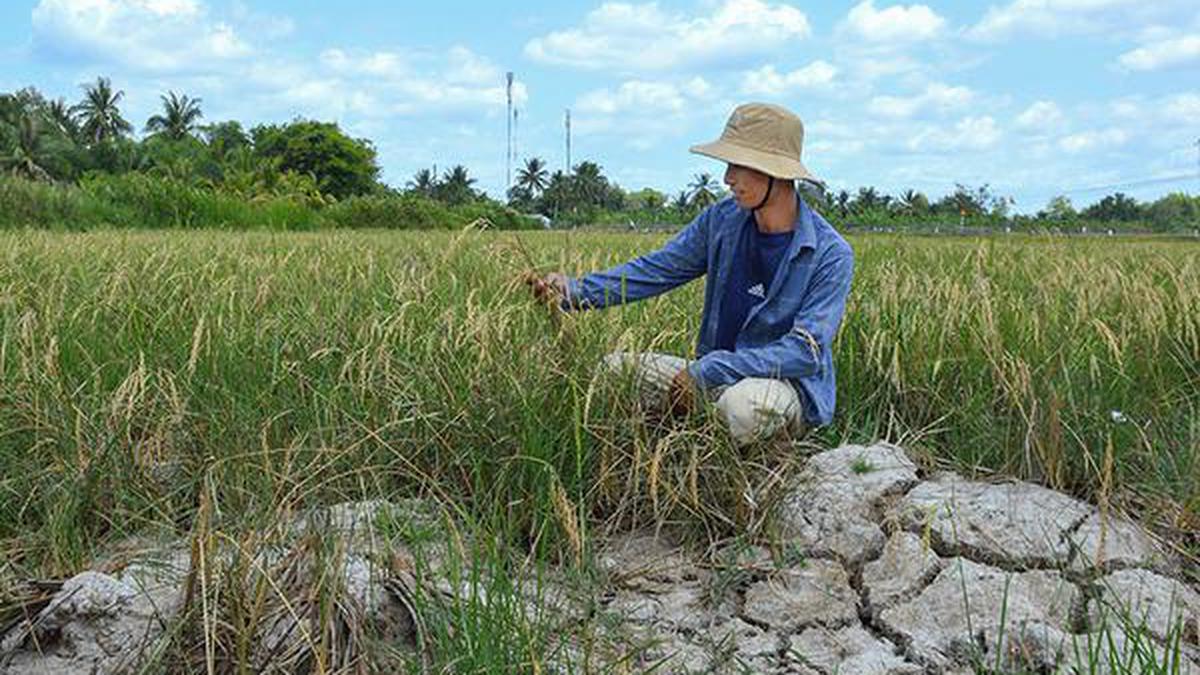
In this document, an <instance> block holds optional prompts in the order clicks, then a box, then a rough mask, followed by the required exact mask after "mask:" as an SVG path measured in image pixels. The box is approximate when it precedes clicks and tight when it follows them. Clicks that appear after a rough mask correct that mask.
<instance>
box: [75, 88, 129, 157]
mask: <svg viewBox="0 0 1200 675" xmlns="http://www.w3.org/2000/svg"><path fill="white" fill-rule="evenodd" d="M124 97H125V92H124V91H119V90H117V91H114V90H113V88H112V81H111V80H109V79H108V78H107V77H98V78H96V82H95V83H94V84H92V85H89V86H85V87H84V95H83V100H82V101H80V102H79V104H78V105H76V106H74V107H73V108H72V109H71V112H73V113H74V114H75V118H76V120H77V121H78V123H79V128H80V134H81V137H82V138H83V140H84V142H86V143H89V144H92V143H102V142H104V141H108V140H113V139H118V138H122V137H124V136H126V135H127V134H129V133H131V132H132V131H133V125H132V124H130V123H129V122H128V121H127V120H126V119H125V118H124V117H122V116H121V110H120V107H119V104H120V102H121V99H122V98H124Z"/></svg>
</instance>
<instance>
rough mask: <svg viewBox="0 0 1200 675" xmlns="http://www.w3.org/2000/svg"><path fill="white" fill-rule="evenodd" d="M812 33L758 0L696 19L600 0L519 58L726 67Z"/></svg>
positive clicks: (633, 67) (794, 16)
mask: <svg viewBox="0 0 1200 675" xmlns="http://www.w3.org/2000/svg"><path fill="white" fill-rule="evenodd" d="M811 32H812V29H811V27H810V26H809V23H808V17H807V16H805V15H804V13H803V12H801V11H800V10H798V9H796V8H795V7H792V6H790V5H786V4H776V5H772V4H770V3H768V2H765V1H764V0H723V2H721V4H719V5H717V6H716V7H715V9H714V11H713V12H712V13H711V14H709V15H707V16H700V17H689V16H687V15H684V14H678V13H670V12H667V11H665V10H664V9H662V8H660V7H659V6H658V4H657V3H655V2H651V3H648V4H629V3H623V2H606V3H604V4H603V5H601V6H600V7H599V8H598V9H595V10H593V11H592V12H590V13H588V15H587V16H586V17H585V18H584V21H583V24H582V25H581V26H579V27H577V28H569V29H566V30H561V31H555V32H552V33H550V34H548V35H545V36H542V37H539V38H534V39H533V40H530V41H529V42H528V43H527V44H526V45H525V55H526V56H528V57H529V58H531V59H533V60H535V61H540V62H543V63H553V64H558V65H566V66H572V67H577V68H586V69H595V70H599V69H612V68H615V69H620V70H623V71H627V72H644V71H658V70H670V69H675V68H683V67H688V66H698V65H708V66H720V65H730V66H732V65H736V64H737V63H739V62H741V61H743V60H744V59H745V58H747V57H750V56H755V55H765V54H770V53H772V52H777V51H778V50H780V49H783V48H785V47H787V46H789V45H792V44H794V43H795V41H797V40H801V39H804V38H806V37H808V36H809V35H810V33H811Z"/></svg>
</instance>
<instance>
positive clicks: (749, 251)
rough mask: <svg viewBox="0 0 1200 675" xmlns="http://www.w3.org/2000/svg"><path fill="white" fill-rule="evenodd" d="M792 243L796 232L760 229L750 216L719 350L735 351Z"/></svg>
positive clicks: (721, 322) (722, 317)
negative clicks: (740, 334) (743, 331)
mask: <svg viewBox="0 0 1200 675" xmlns="http://www.w3.org/2000/svg"><path fill="white" fill-rule="evenodd" d="M791 243H792V231H788V232H770V233H765V232H759V231H758V226H757V225H756V224H755V222H754V216H750V217H749V218H747V219H746V222H745V224H744V225H743V226H742V233H741V236H740V237H739V238H738V244H737V251H736V252H735V253H734V258H733V268H732V270H731V273H730V275H729V288H728V290H727V291H726V294H725V298H724V300H723V301H722V302H721V308H720V314H719V315H718V317H717V340H716V342H715V344H714V346H715V348H717V349H725V350H731V351H732V350H733V349H734V345H735V344H736V343H737V336H738V333H739V332H740V331H741V330H742V324H743V323H745V322H746V317H747V316H748V315H749V314H750V310H751V309H753V308H754V306H755V305H757V304H758V303H760V302H762V301H763V299H765V298H766V297H767V290H768V289H769V288H771V281H772V280H773V279H774V278H775V272H776V271H777V270H778V269H779V263H780V262H782V261H783V256H784V254H785V253H787V249H788V245H790V244H791Z"/></svg>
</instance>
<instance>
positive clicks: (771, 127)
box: [691, 103, 819, 182]
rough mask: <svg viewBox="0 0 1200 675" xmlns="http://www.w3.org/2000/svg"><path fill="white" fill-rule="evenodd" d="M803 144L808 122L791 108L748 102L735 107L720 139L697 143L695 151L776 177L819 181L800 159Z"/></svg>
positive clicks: (693, 149) (692, 149)
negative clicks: (805, 123)
mask: <svg viewBox="0 0 1200 675" xmlns="http://www.w3.org/2000/svg"><path fill="white" fill-rule="evenodd" d="M803 145H804V123H803V122H801V121H800V118H799V117H796V115H794V114H793V113H792V112H791V111H789V110H788V109H787V108H783V107H781V106H777V105H771V104H770V103H745V104H743V105H739V106H738V107H737V108H735V109H734V111H733V114H732V115H730V116H729V121H728V122H726V123H725V131H723V132H721V137H720V138H719V139H717V140H715V141H713V142H712V143H703V144H701V145H693V146H692V147H691V151H692V152H694V153H696V154H698V155H706V156H708V157H712V158H714V159H719V160H721V161H723V162H729V163H730V164H740V165H742V166H748V167H750V168H751V169H757V170H759V171H761V172H763V173H765V174H767V175H768V176H774V177H775V178H784V179H799V180H808V181H813V182H819V181H817V179H816V178H814V177H813V175H812V174H811V173H809V172H808V169H806V168H804V163H803V162H801V161H800V150H801V147H802V146H803Z"/></svg>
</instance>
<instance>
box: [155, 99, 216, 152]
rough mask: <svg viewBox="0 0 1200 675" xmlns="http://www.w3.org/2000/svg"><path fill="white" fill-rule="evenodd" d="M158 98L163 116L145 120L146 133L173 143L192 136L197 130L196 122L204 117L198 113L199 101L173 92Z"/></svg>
mask: <svg viewBox="0 0 1200 675" xmlns="http://www.w3.org/2000/svg"><path fill="white" fill-rule="evenodd" d="M159 98H161V99H162V105H163V114H162V115H154V116H152V117H151V118H150V119H148V120H146V132H147V133H151V134H162V135H164V136H166V137H167V138H170V139H172V140H175V141H179V140H183V139H184V138H185V137H187V136H190V135H192V132H194V131H196V129H197V128H198V124H197V122H199V120H200V118H202V117H204V113H202V112H200V99H198V98H189V97H188V96H187V95H186V94H183V95H177V94H176V93H175V92H173V91H168V92H167V95H166V96H160V97H159Z"/></svg>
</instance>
